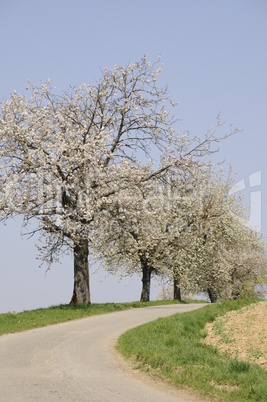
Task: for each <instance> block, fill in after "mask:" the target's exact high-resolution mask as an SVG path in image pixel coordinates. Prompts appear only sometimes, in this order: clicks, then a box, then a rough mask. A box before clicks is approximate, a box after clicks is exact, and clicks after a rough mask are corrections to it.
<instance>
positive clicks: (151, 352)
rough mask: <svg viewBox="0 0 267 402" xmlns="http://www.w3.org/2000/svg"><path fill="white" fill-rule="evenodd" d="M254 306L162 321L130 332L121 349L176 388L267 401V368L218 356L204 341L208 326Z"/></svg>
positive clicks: (210, 309) (230, 305) (229, 306)
mask: <svg viewBox="0 0 267 402" xmlns="http://www.w3.org/2000/svg"><path fill="white" fill-rule="evenodd" d="M255 302H257V300H255V299H253V300H252V299H251V300H243V301H242V300H239V301H229V302H224V303H222V304H214V305H208V306H206V307H205V308H203V309H200V310H197V311H193V312H190V313H184V314H177V315H174V316H171V317H168V318H161V319H158V320H156V321H154V322H151V323H149V324H145V325H142V326H140V327H137V328H135V329H132V330H130V331H128V332H126V333H125V334H124V335H122V336H121V337H120V339H119V341H118V344H117V348H118V350H119V351H120V352H121V353H122V354H123V355H124V356H125V357H127V358H131V360H132V361H134V362H135V367H137V368H139V369H141V370H144V371H146V372H149V373H150V374H151V375H154V376H156V377H157V376H160V377H161V378H162V377H163V378H165V379H167V380H168V381H169V382H170V383H172V384H174V385H175V386H176V387H178V388H179V387H192V388H194V389H195V390H197V391H199V392H200V394H201V395H202V396H204V395H205V396H208V397H210V400H216V401H218V400H219V401H220V400H221V401H239V402H244V401H265V402H266V401H267V371H266V370H264V369H262V368H261V367H259V366H257V365H256V364H249V363H247V362H243V361H238V360H237V359H233V358H230V357H229V356H228V355H226V354H220V353H219V352H218V351H217V350H216V349H214V348H212V347H211V346H207V345H204V344H203V343H202V342H201V340H202V339H204V338H205V335H206V331H205V325H206V323H207V322H213V321H214V320H215V318H216V317H218V316H222V315H224V314H225V313H226V312H228V311H231V310H237V309H240V308H242V307H244V306H246V305H249V304H251V303H255ZM252 330H253V328H252Z"/></svg>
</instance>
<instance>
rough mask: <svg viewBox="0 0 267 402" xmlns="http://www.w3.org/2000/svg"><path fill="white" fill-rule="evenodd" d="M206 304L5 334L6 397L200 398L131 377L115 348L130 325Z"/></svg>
mask: <svg viewBox="0 0 267 402" xmlns="http://www.w3.org/2000/svg"><path fill="white" fill-rule="evenodd" d="M200 307H202V305H200V304H189V305H169V306H157V307H148V308H140V309H132V310H125V311H122V312H117V313H111V314H105V315H98V316H93V317H89V318H84V319H81V320H77V321H71V322H67V323H63V324H58V325H54V326H49V327H45V328H40V329H34V330H30V331H26V332H22V333H17V334H10V335H3V336H1V337H0V401H3V402H15V401H23V402H28V401H45V402H48V401H49V402H50V401H53V402H54V401H62V402H63V401H64V402H74V401H79V402H85V401H89V402H96V401H101V402H104V401H108V402H113V401H114V402H137V401H138V402H152V401H153V402H163V401H164V402H171V401H173V402H174V401H176V402H178V401H180V402H181V401H192V400H197V399H194V397H193V396H192V395H190V394H186V393H184V392H181V393H178V391H173V392H172V391H170V390H169V389H168V387H165V386H164V385H162V386H161V384H153V382H151V381H149V380H147V381H145V380H144V379H140V378H138V376H135V375H131V374H130V370H129V371H127V370H125V369H123V367H122V366H121V365H120V364H119V365H118V362H119V361H120V359H119V358H118V359H117V358H116V355H115V352H114V348H113V346H114V344H115V342H116V339H117V338H118V337H119V336H120V335H121V334H122V333H123V332H125V331H126V330H128V329H129V328H133V327H135V326H137V325H140V324H143V323H146V322H148V321H152V320H155V319H157V318H159V317H166V316H168V315H171V314H175V313H183V312H186V311H191V310H194V309H197V308H200ZM114 356H115V358H114ZM145 378H146V377H145ZM198 401H199V399H198Z"/></svg>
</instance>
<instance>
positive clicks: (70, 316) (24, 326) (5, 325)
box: [0, 300, 176, 335]
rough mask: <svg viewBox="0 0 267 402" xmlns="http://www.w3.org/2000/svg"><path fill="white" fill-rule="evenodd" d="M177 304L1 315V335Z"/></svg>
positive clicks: (95, 306)
mask: <svg viewBox="0 0 267 402" xmlns="http://www.w3.org/2000/svg"><path fill="white" fill-rule="evenodd" d="M175 303H176V302H175V301H168V300H166V301H151V302H148V303H140V302H131V303H106V304H90V305H88V306H84V305H81V306H70V305H60V306H54V307H49V308H40V309H37V310H29V311H24V312H21V313H6V314H0V335H3V334H9V333H13V332H21V331H25V330H28V329H32V328H40V327H45V326H46V325H53V324H58V323H60V322H66V321H71V320H76V319H79V318H84V317H89V316H91V315H95V314H105V313H112V312H115V311H121V310H126V309H130V308H141V307H149V306H157V305H164V304H175Z"/></svg>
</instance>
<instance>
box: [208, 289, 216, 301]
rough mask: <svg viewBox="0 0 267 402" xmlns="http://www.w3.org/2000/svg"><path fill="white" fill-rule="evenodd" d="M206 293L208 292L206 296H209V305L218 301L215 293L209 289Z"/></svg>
mask: <svg viewBox="0 0 267 402" xmlns="http://www.w3.org/2000/svg"><path fill="white" fill-rule="evenodd" d="M207 292H208V295H209V298H210V302H211V303H216V301H217V299H218V298H217V295H216V293H215V292H214V291H213V290H212V289H211V288H208V289H207Z"/></svg>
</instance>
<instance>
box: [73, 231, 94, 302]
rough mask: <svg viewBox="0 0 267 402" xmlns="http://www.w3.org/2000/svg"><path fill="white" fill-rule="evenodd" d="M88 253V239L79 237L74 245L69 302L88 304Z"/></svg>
mask: <svg viewBox="0 0 267 402" xmlns="http://www.w3.org/2000/svg"><path fill="white" fill-rule="evenodd" d="M88 255H89V245H88V240H87V239H81V240H80V242H79V244H76V245H75V246H74V288H73V295H72V299H71V301H70V304H90V289H89V262H88Z"/></svg>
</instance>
